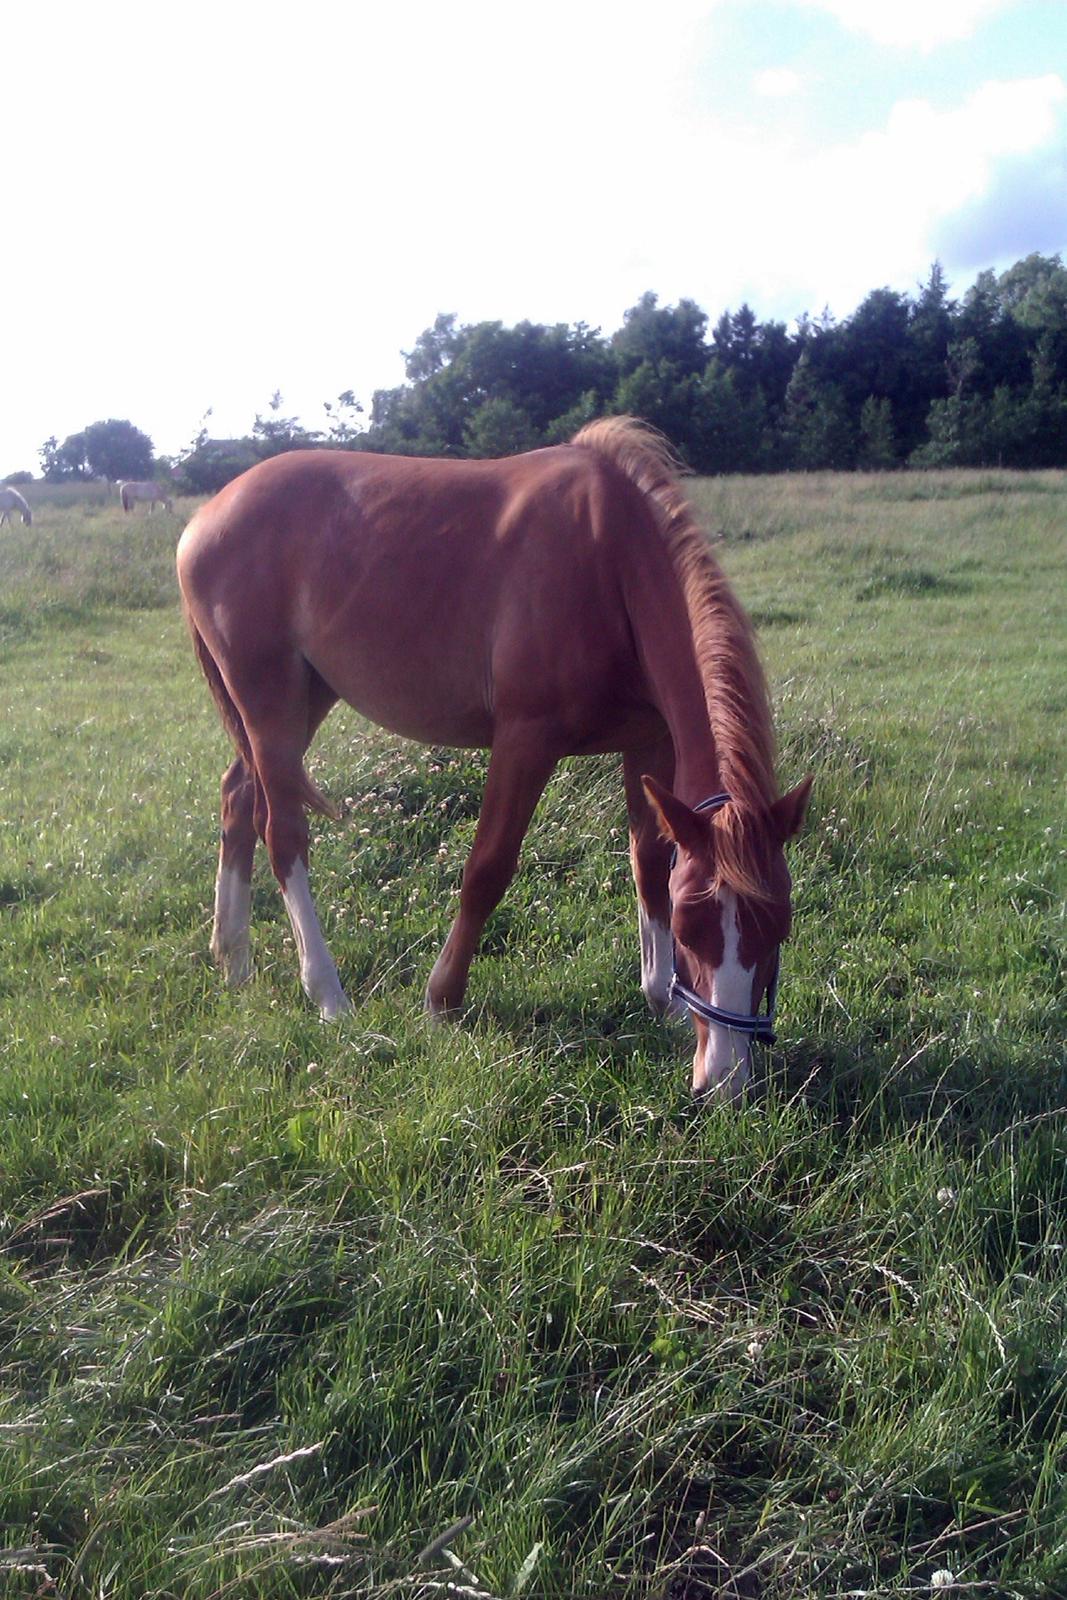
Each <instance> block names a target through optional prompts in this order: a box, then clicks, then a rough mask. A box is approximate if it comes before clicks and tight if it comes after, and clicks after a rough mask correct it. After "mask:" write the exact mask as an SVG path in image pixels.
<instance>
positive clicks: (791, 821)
mask: <svg viewBox="0 0 1067 1600" xmlns="http://www.w3.org/2000/svg"><path fill="white" fill-rule="evenodd" d="M814 782H815V774H814V773H809V774H808V776H807V777H806V778H804V779H802V781H801V782H800V783H798V784H797V786H796V788H795V789H790V791H789V793H788V794H784V795H783V796H782V798H781V799H780V800H776V801H775V802H774V805H773V806H772V807H771V824H772V826H773V828H774V831H775V833H776V834H777V836H778V841H779V843H780V844H785V842H786V840H787V839H792V838H793V836H794V834H797V833H799V832H800V830H801V828H802V827H803V825H804V813H805V812H806V811H807V809H808V799H809V797H810V795H811V786H812V784H813V783H814Z"/></svg>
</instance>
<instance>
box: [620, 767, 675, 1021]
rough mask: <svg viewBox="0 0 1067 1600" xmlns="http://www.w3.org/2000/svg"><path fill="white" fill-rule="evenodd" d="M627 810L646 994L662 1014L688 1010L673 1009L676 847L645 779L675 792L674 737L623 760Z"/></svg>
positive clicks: (642, 974) (653, 1007)
mask: <svg viewBox="0 0 1067 1600" xmlns="http://www.w3.org/2000/svg"><path fill="white" fill-rule="evenodd" d="M622 771H623V780H624V782H625V785H626V810H627V813H628V815H629V819H630V867H631V869H632V871H633V875H634V887H635V888H636V890H637V927H638V933H639V935H640V939H641V992H642V993H643V995H644V997H645V999H646V1000H647V1001H648V1003H649V1005H650V1007H651V1008H652V1010H653V1011H654V1012H656V1014H657V1016H662V1015H663V1014H664V1012H668V1011H670V1012H678V1011H683V1010H684V1009H685V1008H684V1007H683V1006H677V1005H672V1003H671V998H670V986H671V977H672V975H673V973H674V941H673V939H672V937H671V896H670V887H669V879H670V872H671V847H670V845H669V844H668V843H667V842H666V841H665V840H664V839H662V838H661V837H660V832H659V825H658V823H657V821H656V818H655V817H654V815H653V813H652V808H651V806H650V805H649V803H648V799H647V798H646V795H645V791H644V789H643V788H642V785H641V779H642V777H643V776H644V774H645V773H650V774H651V775H652V777H654V778H658V779H659V781H660V782H661V783H663V784H665V785H666V787H667V788H670V786H671V783H672V781H673V779H674V746H673V744H672V743H671V740H670V737H669V735H664V737H663V738H662V739H661V740H658V741H657V742H656V743H655V744H651V745H645V746H643V747H642V748H641V749H639V750H630V751H627V752H626V754H625V755H624V756H623V758H622Z"/></svg>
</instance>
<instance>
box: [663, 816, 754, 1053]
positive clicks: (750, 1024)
mask: <svg viewBox="0 0 1067 1600" xmlns="http://www.w3.org/2000/svg"><path fill="white" fill-rule="evenodd" d="M729 800H730V796H729V795H728V794H713V795H711V796H710V797H709V798H708V799H707V800H702V801H701V802H700V804H699V805H698V806H694V807H693V810H694V811H721V810H722V808H723V806H725V805H728V804H729ZM677 853H678V852H677V850H676V851H675V855H677ZM671 865H672V866H673V865H674V861H673V859H672V862H671ZM780 964H781V961H780V953H779V952H777V951H776V952H775V957H774V969H773V971H772V972H771V981H770V983H769V984H768V985H767V1009H766V1011H765V1012H755V1013H753V1014H752V1015H746V1013H744V1012H740V1011H727V1010H725V1009H724V1008H723V1007H722V1006H714V1005H712V1003H711V1001H710V1000H705V999H704V997H703V995H699V994H697V992H696V990H695V989H690V987H689V985H688V984H685V983H683V982H682V980H681V978H680V977H679V976H678V965H677V950H676V947H675V943H674V939H673V937H672V939H671V966H672V968H673V971H672V974H671V984H670V989H669V991H668V993H669V995H670V998H671V999H674V998H675V997H676V996H677V998H678V999H679V1000H681V1001H683V1002H684V1004H685V1005H687V1006H688V1007H689V1009H690V1011H691V1012H692V1013H693V1015H694V1016H696V1017H701V1018H702V1019H703V1020H704V1021H705V1022H713V1023H715V1024H716V1026H717V1027H720V1028H732V1029H733V1031H734V1032H735V1033H747V1034H748V1036H749V1038H750V1039H758V1040H760V1041H761V1042H762V1043H763V1044H773V1043H774V1041H775V1032H774V1005H775V1001H776V1000H777V998H778V972H779V967H780Z"/></svg>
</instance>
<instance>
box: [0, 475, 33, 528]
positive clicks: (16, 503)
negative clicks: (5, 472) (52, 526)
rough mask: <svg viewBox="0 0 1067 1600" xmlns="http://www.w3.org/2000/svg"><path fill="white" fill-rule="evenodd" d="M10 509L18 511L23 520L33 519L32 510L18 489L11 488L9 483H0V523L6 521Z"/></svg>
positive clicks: (28, 521)
mask: <svg viewBox="0 0 1067 1600" xmlns="http://www.w3.org/2000/svg"><path fill="white" fill-rule="evenodd" d="M12 511H17V512H19V513H20V515H21V517H22V520H23V522H26V523H30V522H32V521H33V512H32V511H31V510H30V508H29V506H28V505H27V504H26V502H25V500H24V499H23V498H22V496H21V495H20V494H19V492H18V490H17V489H12V488H11V487H10V485H9V484H6V483H5V484H0V525H2V524H3V523H5V522H6V521H7V519H8V517H9V516H10V515H11V513H12Z"/></svg>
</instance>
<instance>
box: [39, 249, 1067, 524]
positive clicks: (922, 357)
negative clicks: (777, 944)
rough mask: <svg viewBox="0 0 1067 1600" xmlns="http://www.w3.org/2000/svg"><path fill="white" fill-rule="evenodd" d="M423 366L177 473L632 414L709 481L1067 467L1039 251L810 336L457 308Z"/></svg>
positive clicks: (651, 306) (1053, 277)
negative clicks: (472, 317)
mask: <svg viewBox="0 0 1067 1600" xmlns="http://www.w3.org/2000/svg"><path fill="white" fill-rule="evenodd" d="M405 374H406V381H405V382H404V383H402V384H400V385H398V386H397V387H395V388H392V389H380V390H378V391H377V392H376V393H375V394H374V396H373V399H372V401H371V404H370V410H369V413H365V412H364V410H363V407H362V406H361V405H360V403H359V402H358V401H357V400H356V398H355V394H354V391H352V390H347V391H345V392H344V393H343V394H341V395H339V396H338V397H337V400H336V401H334V402H329V403H327V404H326V406H325V422H324V425H323V426H322V427H320V428H317V429H309V428H308V427H306V426H305V425H304V424H302V423H301V422H300V420H299V419H298V418H296V417H289V416H285V415H284V414H283V406H282V399H281V396H280V394H275V395H274V396H273V398H272V400H271V403H270V407H269V408H268V411H267V412H266V413H265V414H264V415H260V416H257V418H256V423H255V426H254V427H253V429H252V432H251V434H250V435H249V436H248V437H247V438H244V439H237V440H222V441H220V440H213V439H211V438H210V437H209V436H208V433H207V429H206V427H204V428H202V429H201V431H200V433H199V434H198V436H197V438H196V439H195V440H193V441H192V443H191V444H190V446H189V448H188V449H187V450H186V451H185V452H183V453H182V455H181V456H180V457H179V458H178V459H177V460H176V461H175V462H173V463H171V464H170V465H172V466H173V468H174V471H175V473H176V475H177V477H178V480H179V483H180V485H181V486H183V487H185V488H186V489H188V490H190V491H192V492H204V491H208V490H212V489H215V488H218V487H219V486H220V485H221V483H223V482H225V481H227V479H228V478H230V477H233V476H234V475H235V474H236V473H237V472H239V471H242V470H244V468H245V467H247V466H249V465H251V464H252V463H253V462H254V461H256V460H260V459H263V458H264V457H265V456H268V455H273V454H277V453H278V452H279V451H281V450H288V449H294V448H299V447H302V446H308V445H328V446H333V447H337V448H344V449H356V450H372V451H380V452H386V453H395V454H406V455H448V456H497V455H509V454H512V453H513V452H515V451H518V450H524V449H532V448H534V447H536V446H538V445H543V444H553V443H557V442H560V441H562V440H565V439H568V438H570V436H571V435H572V434H573V433H574V432H575V431H576V429H577V428H579V427H580V426H581V425H582V423H583V422H586V421H588V420H589V419H591V418H592V417H596V416H602V415H605V414H608V413H629V414H630V415H633V416H638V417H643V418H644V419H645V420H646V421H648V422H650V423H652V424H653V425H654V426H656V427H657V428H659V429H660V430H661V431H662V432H663V433H665V434H666V435H667V437H668V438H669V439H670V440H671V441H672V442H673V444H674V445H675V447H676V448H677V450H678V451H679V453H680V454H681V456H682V457H683V458H684V459H685V460H686V461H687V462H688V464H689V465H690V466H691V467H692V468H693V469H694V470H695V471H697V472H702V473H722V472H774V471H779V470H786V469H791V470H816V469H834V470H847V469H850V468H864V469H868V470H869V469H890V468H895V467H902V466H916V467H947V466H1010V467H1048V466H1067V268H1065V267H1064V265H1063V262H1062V260H1061V258H1060V256H1059V255H1051V256H1046V255H1040V254H1032V255H1029V256H1027V257H1025V259H1023V260H1020V261H1018V262H1016V263H1015V265H1014V266H1012V267H1010V268H1008V270H1007V271H1005V272H1002V273H1000V274H999V275H998V274H997V273H995V272H992V271H986V272H982V273H980V274H979V276H978V278H977V280H976V281H975V283H974V284H973V285H972V287H971V288H969V289H968V290H967V291H966V292H965V293H964V294H963V295H962V296H961V297H960V298H959V299H958V300H955V299H953V298H952V297H951V296H950V294H949V292H948V285H947V281H946V279H945V275H944V272H943V271H942V269H941V267H940V265H939V264H937V263H935V264H934V265H933V267H932V268H931V270H930V274H929V277H928V278H927V280H926V281H925V282H924V283H922V284H921V285H919V286H918V287H917V289H916V292H915V293H914V294H904V293H901V292H899V291H897V290H894V289H888V288H882V289H875V290H873V291H872V292H871V293H870V294H868V295H867V296H866V298H865V299H864V300H863V302H862V303H861V304H860V305H859V306H858V307H857V309H856V310H855V311H854V312H853V313H852V315H851V316H849V317H847V318H845V319H844V320H842V321H840V322H838V321H835V320H834V318H832V317H831V316H830V315H829V313H827V312H824V313H823V314H822V315H821V316H818V317H814V318H813V317H810V316H808V315H804V316H802V317H801V318H799V320H798V321H797V323H796V324H795V326H794V328H793V329H792V330H790V329H789V328H788V327H787V325H786V324H785V323H783V322H777V321H768V322H760V321H759V320H758V318H757V317H756V315H755V313H754V312H753V310H752V309H751V307H750V306H748V305H742V306H741V307H740V309H739V310H737V311H729V310H728V311H724V312H723V314H722V315H721V316H720V317H719V319H718V321H717V322H715V323H714V325H711V324H710V319H709V318H708V316H707V314H706V313H705V312H704V311H703V310H701V308H700V307H699V306H698V305H697V304H696V303H695V302H694V301H692V300H686V299H683V300H680V301H679V302H678V304H677V305H673V306H671V305H661V304H660V303H659V299H658V297H657V296H656V295H655V294H653V293H651V292H649V293H647V294H645V295H642V297H641V299H640V300H639V301H638V302H637V304H636V305H635V306H633V307H632V308H631V309H630V310H629V311H627V312H626V314H625V317H624V319H623V325H622V327H621V328H620V329H618V330H617V332H615V333H613V334H611V335H608V336H605V335H603V334H602V333H601V331H600V330H599V329H594V328H590V327H589V326H587V325H586V324H585V323H581V322H579V323H576V324H574V325H568V324H564V323H557V324H554V325H551V326H547V325H543V324H540V323H534V322H520V323H518V324H517V325H516V326H514V327H506V326H505V325H504V324H503V323H501V322H478V323H473V324H461V323H459V321H458V319H457V318H456V317H455V316H454V315H449V314H444V313H442V314H441V315H439V316H438V317H437V319H436V321H435V322H434V324H433V326H432V327H430V328H427V329H425V330H424V332H422V333H420V334H419V336H418V338H417V339H416V340H415V343H414V346H413V348H412V349H411V350H410V351H409V352H405ZM95 426H97V427H114V426H117V425H115V424H107V425H104V424H100V425H95ZM124 426H125V427H127V428H128V427H129V426H130V425H129V424H125V425H124ZM136 431H137V430H134V432H136ZM91 434H92V429H86V430H85V432H84V434H83V435H80V436H72V439H73V444H72V440H67V441H64V444H63V445H61V446H60V445H57V442H56V441H55V440H54V439H53V440H50V441H48V444H47V445H46V446H45V447H44V451H43V452H42V458H43V461H44V468H45V475H46V476H57V475H58V476H63V475H64V474H66V473H69V472H70V471H71V469H72V464H73V466H74V470H76V471H77V470H84V469H85V468H86V466H87V465H88V464H89V462H90V461H91V459H92V457H91V445H92V439H91V438H90V436H91ZM141 437H142V438H143V437H144V436H143V435H142V436H141ZM79 440H80V441H84V444H85V448H82V446H81V445H80V444H79ZM68 447H70V448H68ZM149 448H150V442H149ZM79 451H81V454H80V457H79ZM79 460H80V466H79V465H78V461H79ZM146 470H147V468H146V467H141V466H138V468H137V472H136V473H135V472H134V471H133V470H132V469H130V468H128V467H124V468H123V473H122V475H126V476H135V475H138V474H139V473H142V472H144V471H146ZM107 475H108V476H111V475H112V474H111V473H110V472H108V473H107ZM115 475H118V474H115Z"/></svg>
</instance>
